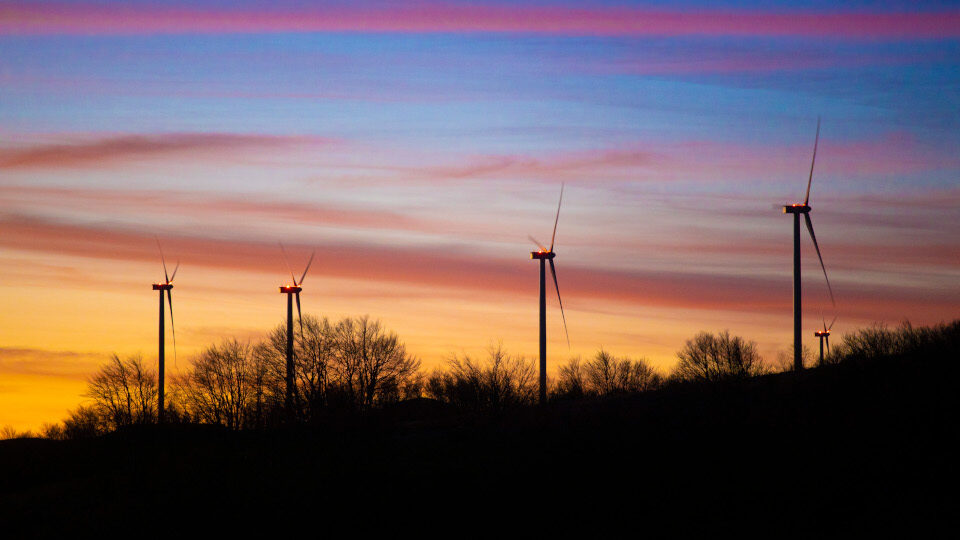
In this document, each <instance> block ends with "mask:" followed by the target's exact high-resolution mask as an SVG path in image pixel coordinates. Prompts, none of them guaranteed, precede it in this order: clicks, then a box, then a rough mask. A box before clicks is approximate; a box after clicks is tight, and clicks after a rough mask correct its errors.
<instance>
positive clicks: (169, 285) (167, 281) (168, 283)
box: [153, 239, 180, 424]
mask: <svg viewBox="0 0 960 540" xmlns="http://www.w3.org/2000/svg"><path fill="white" fill-rule="evenodd" d="M157 248H158V249H159V250H160V262H161V263H162V264H163V279H164V282H163V283H154V284H153V290H155V291H160V347H159V348H160V351H159V366H158V367H159V369H158V372H159V373H158V375H157V378H158V380H159V388H158V392H157V422H158V423H160V424H162V423H163V413H164V406H163V405H164V404H163V390H164V373H163V368H164V366H163V364H164V330H163V321H164V317H163V291H167V302H168V303H169V304H170V333H171V334H172V335H173V354H174V357H176V354H177V332H176V330H174V327H173V295H172V294H171V292H170V289H173V278H175V277H177V270H179V269H180V261H177V266H175V267H174V269H173V274H167V261H166V259H165V258H164V257H163V248H162V247H160V240H159V239H157Z"/></svg>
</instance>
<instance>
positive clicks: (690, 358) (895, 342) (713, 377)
mask: <svg viewBox="0 0 960 540" xmlns="http://www.w3.org/2000/svg"><path fill="white" fill-rule="evenodd" d="M958 327H960V320H958V321H954V322H952V323H950V324H939V325H935V326H931V327H919V328H917V327H913V326H912V325H911V324H910V323H909V322H903V323H901V325H900V326H898V327H896V328H889V327H887V326H885V325H882V324H877V325H874V326H871V327H868V328H862V329H859V330H857V331H855V332H852V333H850V334H848V335H846V336H844V337H843V339H842V341H841V342H840V343H838V344H837V346H835V347H834V348H833V349H832V350H831V352H830V353H829V354H828V355H826V357H825V362H824V363H825V365H826V366H836V365H845V364H848V365H856V364H862V363H865V362H867V363H868V362H891V361H897V360H902V359H904V358H911V359H915V360H917V361H922V359H924V358H928V357H941V356H943V355H944V354H948V352H949V353H954V352H955V351H956V350H960V348H958V343H957V341H958V334H960V331H958ZM296 330H297V331H296V332H295V348H294V351H295V355H294V360H295V363H294V367H295V393H294V399H293V408H292V410H289V409H287V408H286V407H285V401H284V397H285V382H284V374H285V356H284V355H285V343H286V341H285V340H286V326H285V325H284V324H280V325H278V326H277V327H275V328H274V329H273V330H272V331H271V332H269V334H268V336H267V337H266V339H264V340H263V341H261V342H259V343H254V344H250V343H244V342H240V341H238V340H236V339H225V340H223V341H221V342H220V343H216V344H212V345H210V346H209V347H207V348H206V349H204V350H203V351H202V352H201V353H200V354H199V355H197V356H196V357H194V358H193V359H191V360H190V366H189V368H188V369H187V370H186V371H185V372H184V373H183V374H181V375H180V376H178V377H175V378H173V380H172V384H171V388H170V389H169V390H168V398H167V399H168V405H167V407H168V412H167V418H168V420H167V422H169V423H171V424H212V425H217V426H223V427H225V428H227V429H230V430H250V429H261V430H262V429H269V428H274V427H278V426H283V425H291V424H301V425H318V424H323V423H325V422H329V421H330V420H331V417H335V416H344V415H346V416H350V415H355V414H357V413H363V412H365V411H371V410H373V409H377V408H383V407H387V406H392V405H396V404H397V403H400V402H404V401H418V402H420V405H419V406H420V407H425V406H429V405H424V403H423V402H424V401H427V400H429V401H432V402H434V403H435V404H437V405H443V406H447V407H449V408H452V409H454V410H458V411H466V412H472V413H479V414H503V413H505V412H507V411H511V410H514V409H517V408H522V407H531V406H533V405H535V404H536V401H537V371H536V366H535V363H534V361H533V360H532V359H528V358H525V357H523V356H520V355H511V354H509V353H508V352H507V351H506V350H505V349H504V347H503V345H502V343H498V344H496V345H493V346H491V347H489V348H488V350H487V354H486V356H485V357H484V358H482V359H481V358H475V357H472V356H470V355H467V354H459V355H458V354H452V355H451V356H450V357H449V358H448V359H447V360H446V362H445V363H444V365H443V366H442V367H439V368H436V369H434V370H433V371H432V372H431V373H424V372H423V371H422V370H421V369H420V362H419V361H418V360H417V359H416V358H414V357H413V356H412V355H410V354H409V353H407V351H406V349H405V347H404V345H403V343H402V342H401V341H400V339H399V337H398V336H397V335H396V333H394V332H391V331H388V330H386V329H384V328H383V326H382V324H381V323H380V321H377V320H371V319H370V318H369V317H367V316H364V317H356V318H345V319H342V320H340V321H336V322H332V321H330V320H329V319H327V318H325V317H324V318H320V317H315V316H312V315H306V316H304V317H303V321H302V326H298V327H297V329H296ZM784 356H789V357H790V358H791V359H792V354H789V355H784ZM782 366H784V368H782V370H790V369H792V363H787V362H784V363H782ZM775 371H776V370H775V369H774V368H771V366H769V365H768V364H766V363H764V361H763V358H762V357H761V356H760V354H759V352H758V349H757V344H756V343H755V342H753V341H748V340H746V339H744V338H742V337H739V336H731V335H730V333H729V332H727V331H722V332H719V333H716V334H714V333H709V332H700V333H698V334H697V335H695V336H694V337H693V338H691V339H689V340H687V341H686V343H685V344H684V346H683V347H682V348H681V349H680V350H679V351H678V352H677V364H676V365H675V367H674V368H673V370H672V371H671V372H670V373H668V374H661V373H659V372H658V371H657V370H656V369H654V368H653V367H651V366H650V365H649V363H648V362H647V361H646V360H644V359H630V358H626V357H616V356H614V355H612V354H610V353H609V352H607V351H604V350H602V349H601V350H600V351H598V352H597V353H596V355H595V356H594V357H593V358H589V359H587V360H583V359H581V358H572V359H570V360H569V361H568V362H567V363H565V364H562V365H561V366H560V367H559V369H558V371H557V376H556V377H555V378H551V379H550V380H549V386H550V389H549V396H550V399H551V400H552V401H554V402H559V401H565V402H569V401H576V400H580V399H590V398H603V397H606V396H615V395H630V394H637V393H643V392H648V391H652V390H657V389H662V388H664V387H677V386H682V385H703V384H713V383H716V384H722V383H724V382H730V381H736V380H744V379H749V378H752V377H757V376H761V375H765V374H771V373H773V372H775ZM85 396H86V397H87V398H90V403H89V404H88V405H84V406H80V407H78V408H77V409H76V410H74V411H72V412H71V413H70V414H69V415H68V417H67V418H66V419H64V420H63V422H61V423H53V424H45V425H44V426H43V427H42V428H41V430H40V433H39V434H38V435H39V436H41V437H45V438H51V439H72V438H83V437H93V436H97V435H101V434H104V433H108V432H111V431H116V430H117V429H120V428H123V427H124V426H132V425H144V424H153V423H156V421H157V408H156V406H157V378H156V373H155V372H154V371H153V370H151V369H149V368H148V367H146V366H145V365H144V362H143V359H142V357H140V356H130V357H127V358H120V357H119V356H118V355H114V356H113V357H112V358H111V360H110V361H109V362H108V363H107V364H105V365H103V366H102V367H101V368H100V370H99V371H98V372H97V373H96V374H94V375H93V376H92V377H91V378H90V380H89V382H88V388H87V392H86V394H85ZM434 408H436V407H434ZM31 436H35V435H34V434H33V433H31V432H22V433H18V432H16V431H15V430H12V429H11V428H9V427H8V428H4V430H3V431H2V432H0V437H2V438H15V437H31Z"/></svg>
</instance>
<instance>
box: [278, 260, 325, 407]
mask: <svg viewBox="0 0 960 540" xmlns="http://www.w3.org/2000/svg"><path fill="white" fill-rule="evenodd" d="M280 250H281V251H283V258H284V261H286V263H287V269H288V270H290V279H291V280H292V281H293V285H281V286H280V292H281V293H283V294H286V295H287V347H286V357H287V371H286V395H285V399H284V404H285V406H286V409H287V413H288V414H291V413H292V411H293V392H294V383H293V374H294V366H293V301H294V299H296V301H297V319H298V320H299V321H300V334H301V337H303V317H302V316H301V315H302V314H301V312H300V291H302V290H303V287H302V285H303V279H304V278H305V277H307V271H308V270H310V265H311V264H313V256H314V255H316V252H313V253H311V254H310V260H309V261H308V262H307V267H306V268H305V269H304V270H303V274H302V275H301V276H300V280H299V281H298V280H297V277H296V276H295V275H294V274H293V269H292V268H290V261H289V260H288V259H287V251H286V250H285V249H283V244H280Z"/></svg>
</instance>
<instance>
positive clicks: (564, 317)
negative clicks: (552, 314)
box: [550, 259, 570, 349]
mask: <svg viewBox="0 0 960 540" xmlns="http://www.w3.org/2000/svg"><path fill="white" fill-rule="evenodd" d="M550 273H551V274H553V287H554V288H555V289H557V302H559V303H560V316H561V317H563V331H564V333H565V334H567V348H568V349H569V348H570V332H569V331H568V330H567V316H566V315H564V314H563V300H561V299H560V285H559V284H557V268H556V267H555V266H554V265H553V259H550Z"/></svg>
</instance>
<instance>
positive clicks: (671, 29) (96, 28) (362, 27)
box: [0, 1, 960, 39]
mask: <svg viewBox="0 0 960 540" xmlns="http://www.w3.org/2000/svg"><path fill="white" fill-rule="evenodd" d="M0 32H2V33H5V34H18V35H24V34H61V33H62V34H83V35H89V34H157V33H262V32H404V33H438V32H460V33H491V32H492V33H525V34H530V33H533V34H559V35H602V36H623V35H630V36H690V35H707V36H817V37H832V38H840V39H877V38H926V39H930V38H933V39H949V38H955V37H957V36H960V11H957V10H943V11H937V12H919V13H918V12H899V13H898V12H877V11H839V12H838V11H821V12H817V11H811V10H783V9H781V10H775V11H773V10H770V11H758V10H752V11H751V10H744V9H740V10H729V9H727V10H723V9H704V8H698V9H691V10H689V11H681V10H670V9H651V8H630V7H572V6H556V5H555V6H551V5H537V6H522V5H521V6H504V5H490V4H473V3H457V2H429V1H428V2H413V3H388V4H374V5H356V6H354V5H343V4H340V5H336V6H317V7H305V6H304V5H303V4H300V3H280V5H277V6H274V7H273V9H263V8H260V7H247V6H242V7H237V8H232V9H225V8H224V7H223V6H222V5H210V6H202V7H192V8H189V7H184V6H176V5H175V6H164V5H136V4H127V5H124V6H122V7H121V6H106V5H104V4H102V3H93V2H91V3H88V4H87V3H59V4H58V3H53V2H44V3H42V4H37V3H32V2H22V1H16V2H7V3H5V4H4V7H3V10H2V11H0Z"/></svg>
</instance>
